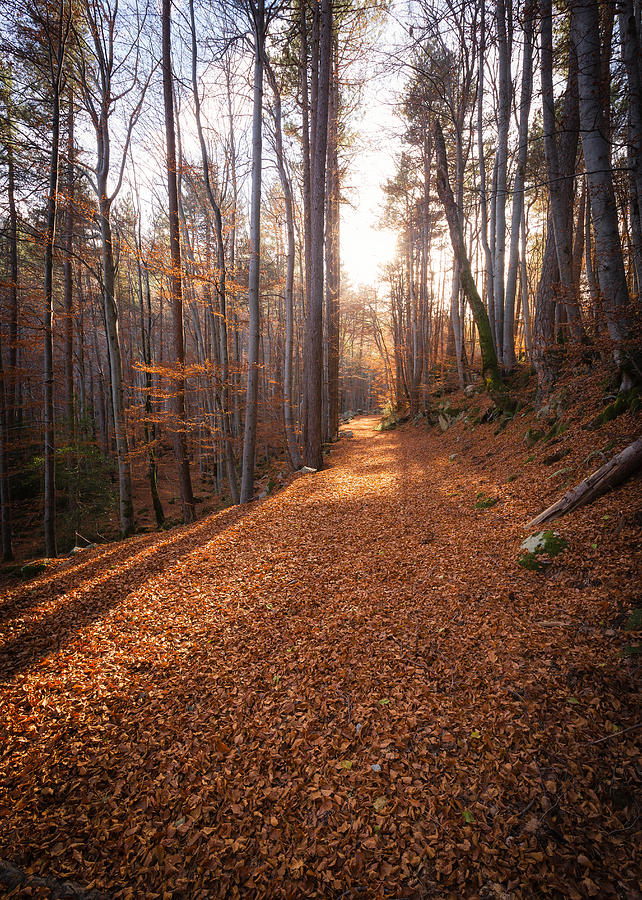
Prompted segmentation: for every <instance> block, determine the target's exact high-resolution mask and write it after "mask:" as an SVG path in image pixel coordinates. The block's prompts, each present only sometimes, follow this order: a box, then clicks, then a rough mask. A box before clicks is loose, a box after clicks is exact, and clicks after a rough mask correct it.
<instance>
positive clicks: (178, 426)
mask: <svg viewBox="0 0 642 900" xmlns="http://www.w3.org/2000/svg"><path fill="white" fill-rule="evenodd" d="M162 29H163V101H164V108H165V140H166V144H167V161H166V165H167V191H168V199H169V249H170V258H171V266H172V268H171V272H170V275H169V278H168V284H169V294H170V296H169V301H170V304H171V307H172V321H173V326H174V357H175V365H176V378H175V385H174V411H175V415H176V423H175V434H174V454H175V456H176V465H177V468H178V486H179V491H180V495H181V506H182V509H183V521H184V522H187V523H189V522H193V521H194V520H195V519H196V510H195V507H194V494H193V492H192V479H191V475H190V468H189V454H188V450H187V437H186V432H187V415H186V411H185V337H184V332H183V328H184V326H183V282H182V273H181V240H180V223H179V219H178V183H177V178H176V130H175V125H174V94H173V90H172V51H171V0H163V4H162Z"/></svg>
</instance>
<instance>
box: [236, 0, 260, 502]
mask: <svg viewBox="0 0 642 900" xmlns="http://www.w3.org/2000/svg"><path fill="white" fill-rule="evenodd" d="M252 10H253V15H254V20H253V21H254V100H253V104H254V105H253V115H252V196H251V201H250V267H249V276H248V307H249V314H250V322H249V334H248V348H247V391H246V395H245V430H244V436H243V465H242V474H241V503H248V502H249V501H250V500H252V498H253V497H254V453H255V448H256V423H257V414H258V409H257V402H258V387H259V337H260V303H259V280H260V266H261V163H262V137H263V135H262V122H263V55H264V40H265V2H264V0H257V3H256V5H254V4H253V5H252Z"/></svg>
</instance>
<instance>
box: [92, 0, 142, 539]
mask: <svg viewBox="0 0 642 900" xmlns="http://www.w3.org/2000/svg"><path fill="white" fill-rule="evenodd" d="M82 8H83V12H84V18H85V21H86V25H87V28H88V31H89V39H88V41H86V42H85V41H82V38H81V35H78V40H79V43H80V45H81V47H82V51H81V52H80V53H79V54H78V60H77V65H78V71H79V86H80V91H81V96H82V98H83V102H84V105H85V108H86V110H87V113H88V114H89V118H90V121H91V123H92V125H93V128H94V132H95V137H96V160H95V164H94V166H93V170H92V171H91V172H86V174H87V177H88V179H89V182H90V184H91V186H92V188H93V190H94V192H95V194H96V197H97V199H98V221H99V228H100V237H101V251H102V253H101V255H102V294H103V302H104V311H105V326H106V334H107V349H108V355H109V372H110V381H111V406H112V413H113V420H114V434H115V437H116V455H117V461H118V488H119V504H120V529H121V532H122V533H123V534H130V533H131V531H132V530H133V528H134V509H133V504H132V486H131V472H130V465H129V438H128V434H127V421H126V416H125V398H124V385H123V362H122V356H121V346H120V334H119V327H118V302H117V298H116V293H115V291H116V277H115V276H116V269H115V263H114V244H113V236H112V223H111V210H112V205H113V203H114V200H115V198H116V197H117V196H118V194H119V192H120V189H121V186H122V183H123V177H124V172H125V164H126V162H127V154H128V150H129V145H130V142H131V138H132V133H133V130H134V127H135V125H136V123H137V121H138V119H139V117H140V113H141V110H142V106H143V101H144V99H145V94H146V91H147V87H148V86H149V82H150V79H151V76H152V69H151V68H150V69H149V70H148V72H147V74H146V75H144V74H142V73H141V68H142V62H143V60H142V47H141V35H142V28H143V23H144V21H145V16H144V14H142V15H141V14H139V12H138V11H136V12H135V14H134V17H133V22H127V23H125V22H123V21H121V20H122V18H123V16H122V11H121V15H119V9H120V8H119V5H118V3H117V2H116V3H114V4H113V5H112V2H111V0H83V7H82ZM132 28H133V31H129V29H132ZM117 33H118V37H117ZM122 34H125V35H127V34H130V37H129V39H128V40H126V41H125V42H124V43H123V42H122V41H121V39H120V38H121V35H122ZM127 64H130V65H131V71H130V73H129V75H128V74H127ZM141 75H142V77H141ZM130 96H131V97H133V102H132V104H131V106H130V112H129V115H128V117H127V121H126V126H125V135H124V141H123V146H122V148H121V153H120V160H119V162H118V163H117V165H116V167H115V170H116V174H115V185H114V186H113V187H112V186H111V184H110V175H111V170H112V159H113V149H114V148H113V146H112V144H113V139H112V132H111V128H112V117H113V114H114V112H115V110H116V108H117V107H119V106H120V103H121V102H122V101H123V100H125V99H126V98H129V97H130Z"/></svg>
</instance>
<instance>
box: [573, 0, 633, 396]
mask: <svg viewBox="0 0 642 900" xmlns="http://www.w3.org/2000/svg"><path fill="white" fill-rule="evenodd" d="M569 6H570V10H571V39H572V41H573V44H574V46H575V50H576V52H577V68H578V76H577V79H578V87H579V96H580V128H581V132H582V149H583V151H584V162H585V165H586V177H587V181H588V189H589V196H590V199H591V213H592V218H593V229H594V232H595V255H596V258H597V275H598V282H599V285H600V292H601V294H602V298H603V301H604V312H605V316H606V322H607V326H608V330H609V335H610V337H611V340H612V341H613V345H614V348H615V359H616V362H617V363H618V365H619V366H620V368H621V369H622V373H623V387H629V386H630V385H631V384H632V383H633V381H637V380H639V378H640V377H641V376H642V364H641V361H640V360H639V359H638V358H637V355H636V354H634V353H633V354H632V353H629V352H627V350H626V347H625V343H626V340H627V338H628V336H629V324H628V321H627V318H628V307H629V301H630V298H629V291H628V286H627V283H626V272H625V270H624V260H623V257H622V244H621V241H620V232H619V225H618V214H617V205H616V200H615V190H614V187H613V170H612V166H611V154H610V147H609V142H608V140H607V137H606V120H605V115H604V109H603V106H602V97H601V91H600V85H601V80H602V78H601V76H602V67H601V59H600V56H601V53H600V22H599V15H598V7H597V5H596V4H595V3H591V2H587V0H571V2H570V4H569Z"/></svg>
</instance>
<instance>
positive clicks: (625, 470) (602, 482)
mask: <svg viewBox="0 0 642 900" xmlns="http://www.w3.org/2000/svg"><path fill="white" fill-rule="evenodd" d="M639 468H642V436H641V437H639V438H638V439H637V440H636V441H634V442H633V443H632V444H629V446H628V447H626V448H625V449H624V450H622V452H621V453H618V454H617V456H614V457H613V459H611V460H609V461H608V462H607V463H605V464H604V465H603V466H602V467H601V468H600V469H598V470H597V472H593V474H592V475H589V477H588V478H586V479H584V481H582V482H580V484H577V485H575V487H574V488H571V490H570V491H567V492H566V494H564V496H563V497H562V498H561V499H560V500H557V501H556V502H555V503H553V505H552V506H549V507H548V509H545V510H544V511H543V512H541V513H540V514H539V515H538V516H535V518H534V519H532V520H531V521H530V522H529V523H528V525H527V526H526V527H527V528H534V527H535V526H536V525H541V524H542V523H543V522H549V521H550V520H551V519H557V518H559V516H563V515H565V514H566V513H568V512H571V511H572V510H574V509H578V508H579V507H580V506H585V505H586V504H587V503H592V502H593V500H596V499H597V498H598V497H601V496H602V494H605V493H606V492H607V491H608V490H610V489H611V488H614V487H617V485H618V484H621V482H623V481H625V480H626V479H627V478H628V477H629V476H630V475H633V473H634V472H636V471H637V470H638V469H639Z"/></svg>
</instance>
